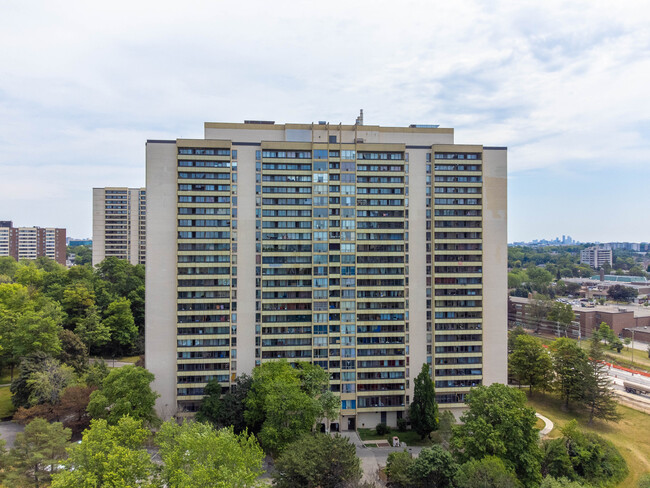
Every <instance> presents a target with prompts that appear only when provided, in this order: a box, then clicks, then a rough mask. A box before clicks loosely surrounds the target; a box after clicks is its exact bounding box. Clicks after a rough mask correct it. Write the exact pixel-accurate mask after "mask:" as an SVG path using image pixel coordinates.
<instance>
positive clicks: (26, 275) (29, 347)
mask: <svg viewBox="0 0 650 488" xmlns="http://www.w3.org/2000/svg"><path fill="white" fill-rule="evenodd" d="M0 336H1V337H0V347H1V348H2V349H0V366H2V367H5V368H6V367H9V368H14V367H16V366H17V365H18V364H19V363H20V360H21V358H23V357H25V356H27V355H29V354H31V353H33V352H41V353H46V354H49V355H51V356H53V357H55V358H57V359H59V360H62V361H63V362H67V361H75V360H77V358H79V357H80V356H81V357H84V356H87V355H88V354H92V355H103V356H120V355H124V354H139V353H141V352H142V350H143V343H144V342H143V337H144V266H142V265H137V266H132V265H131V264H129V263H128V262H127V261H124V260H119V259H116V258H107V259H106V260H104V261H103V262H102V263H100V264H99V265H98V266H97V267H95V268H93V267H92V266H90V265H84V266H74V267H72V268H70V269H68V268H66V267H64V266H61V265H59V264H58V263H56V262H55V261H52V260H50V259H48V258H45V257H41V258H38V259H37V260H35V261H21V262H16V261H15V260H14V259H13V258H11V257H2V258H0ZM77 366H78V365H77Z"/></svg>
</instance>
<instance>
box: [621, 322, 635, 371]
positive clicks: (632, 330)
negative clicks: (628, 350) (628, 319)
mask: <svg viewBox="0 0 650 488" xmlns="http://www.w3.org/2000/svg"><path fill="white" fill-rule="evenodd" d="M623 330H629V331H631V332H632V367H634V328H631V329H623Z"/></svg>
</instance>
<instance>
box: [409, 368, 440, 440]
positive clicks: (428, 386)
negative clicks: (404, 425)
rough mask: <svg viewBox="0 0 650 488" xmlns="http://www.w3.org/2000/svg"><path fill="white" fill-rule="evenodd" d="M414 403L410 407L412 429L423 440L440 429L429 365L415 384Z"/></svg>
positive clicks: (421, 371) (419, 375) (421, 372)
mask: <svg viewBox="0 0 650 488" xmlns="http://www.w3.org/2000/svg"><path fill="white" fill-rule="evenodd" d="M413 383H414V384H413V387H414V389H413V402H411V405H410V407H409V418H410V420H411V427H412V428H413V430H414V431H416V432H417V433H418V434H419V435H420V438H421V439H424V438H425V437H427V436H430V435H431V432H432V431H434V430H436V429H437V428H438V420H439V419H438V404H437V403H436V392H435V389H434V386H433V380H432V379H431V373H430V369H429V365H428V364H426V363H425V364H423V365H422V368H421V370H420V373H419V374H418V375H417V376H416V377H415V381H414V382H413Z"/></svg>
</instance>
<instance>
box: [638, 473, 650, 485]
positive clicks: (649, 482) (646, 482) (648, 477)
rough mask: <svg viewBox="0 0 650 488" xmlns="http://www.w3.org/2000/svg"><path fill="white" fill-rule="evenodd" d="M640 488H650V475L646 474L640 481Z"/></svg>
mask: <svg viewBox="0 0 650 488" xmlns="http://www.w3.org/2000/svg"><path fill="white" fill-rule="evenodd" d="M638 487H639V488H650V474H644V475H643V476H641V479H640V480H639V485H638Z"/></svg>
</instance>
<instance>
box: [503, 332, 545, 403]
mask: <svg viewBox="0 0 650 488" xmlns="http://www.w3.org/2000/svg"><path fill="white" fill-rule="evenodd" d="M508 367H509V368H510V374H511V376H512V377H513V378H514V379H516V380H517V382H518V383H519V384H520V385H528V393H529V395H532V394H533V390H535V389H540V390H542V391H544V390H547V389H548V388H549V387H550V385H551V382H552V380H553V363H552V361H551V356H550V355H549V353H548V352H547V351H546V349H544V347H543V345H542V341H541V340H540V339H538V338H537V337H533V336H530V335H526V334H522V335H519V336H517V338H516V339H515V344H514V349H513V351H512V353H511V354H510V357H509V360H508Z"/></svg>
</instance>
